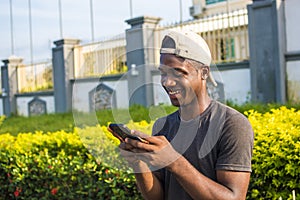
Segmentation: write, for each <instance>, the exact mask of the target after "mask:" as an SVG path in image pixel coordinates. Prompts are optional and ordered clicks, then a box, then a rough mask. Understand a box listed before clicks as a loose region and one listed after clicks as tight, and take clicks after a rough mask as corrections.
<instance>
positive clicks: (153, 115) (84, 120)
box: [0, 102, 300, 135]
mask: <svg viewBox="0 0 300 200" xmlns="http://www.w3.org/2000/svg"><path fill="white" fill-rule="evenodd" d="M227 104H228V105H229V106H231V107H233V108H235V109H237V110H238V111H240V112H241V113H244V112H245V111H248V110H251V109H254V110H256V111H258V112H260V113H265V112H268V111H270V110H271V109H272V108H278V107H280V106H282V105H280V104H261V103H257V104H254V103H246V104H244V105H237V104H233V103H230V102H228V103H227ZM285 106H286V107H288V108H291V107H294V108H296V109H297V110H299V109H300V105H293V104H287V105H285ZM176 109H177V108H175V107H173V106H165V105H161V106H153V107H150V108H146V107H143V106H140V105H133V106H131V107H130V108H129V109H117V110H101V111H99V112H97V113H96V115H86V114H83V113H75V112H74V113H63V114H47V115H41V116H31V117H22V116H12V117H9V118H6V119H5V120H4V121H3V123H2V125H1V123H0V134H3V133H10V134H12V135H17V134H18V133H28V132H32V133H34V132H35V131H43V132H54V131H58V130H64V131H66V132H72V131H73V129H74V127H75V126H82V125H84V126H85V125H95V123H97V124H100V125H107V124H108V123H109V122H117V123H128V122H129V121H130V120H132V121H135V122H138V121H142V120H145V121H147V122H150V121H151V120H155V119H157V118H158V117H162V116H165V115H167V114H169V113H172V112H174V111H175V110H176Z"/></svg>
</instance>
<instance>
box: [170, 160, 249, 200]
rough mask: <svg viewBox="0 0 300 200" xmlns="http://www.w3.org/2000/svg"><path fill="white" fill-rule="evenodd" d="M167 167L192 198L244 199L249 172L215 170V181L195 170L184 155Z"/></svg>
mask: <svg viewBox="0 0 300 200" xmlns="http://www.w3.org/2000/svg"><path fill="white" fill-rule="evenodd" d="M167 169H168V170H169V171H170V172H172V173H173V174H174V175H175V176H176V179H177V180H178V182H179V183H180V184H181V186H182V187H183V188H184V189H185V191H186V192H187V193H189V195H190V196H191V197H192V198H193V199H199V198H200V199H226V200H228V199H245V198H246V194H247V189H248V184H249V180H250V173H249V172H234V171H224V170H218V171H217V180H218V182H215V181H213V180H211V179H209V178H207V177H206V176H204V175H203V174H201V173H200V172H199V171H198V170H196V169H195V168H194V167H193V166H192V165H191V164H190V163H189V162H188V161H187V160H186V159H185V158H184V157H180V158H179V159H178V160H176V161H175V162H174V163H172V164H171V165H169V166H168V167H167Z"/></svg>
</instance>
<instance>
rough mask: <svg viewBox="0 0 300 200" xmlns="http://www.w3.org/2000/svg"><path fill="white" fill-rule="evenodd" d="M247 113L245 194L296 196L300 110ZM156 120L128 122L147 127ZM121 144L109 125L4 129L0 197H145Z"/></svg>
mask: <svg viewBox="0 0 300 200" xmlns="http://www.w3.org/2000/svg"><path fill="white" fill-rule="evenodd" d="M245 114H246V115H247V116H248V118H249V120H250V122H251V124H252V126H253V128H254V132H255V141H254V155H253V162H252V163H253V164H252V169H253V172H252V175H251V180H250V186H249V190H248V195H247V199H279V198H280V197H282V198H283V199H292V190H295V191H296V195H297V197H296V199H299V198H300V184H299V183H300V172H299V166H300V157H299V151H300V111H296V110H295V109H287V108H286V107H281V108H279V109H272V110H271V111H270V112H266V113H264V114H262V113H258V112H256V111H253V110H251V111H248V112H246V113H245ZM152 125H153V122H151V123H147V122H145V121H142V122H140V123H136V122H130V123H129V124H128V126H129V127H130V128H135V129H140V130H142V131H144V132H147V133H150V132H151V127H152ZM79 136H80V137H79ZM82 142H84V144H85V146H84V145H83V143H82ZM117 144H118V140H116V139H115V138H114V137H112V136H111V135H110V133H108V132H107V130H106V126H94V127H86V128H84V129H79V128H75V129H74V131H73V132H65V131H56V132H48V133H43V132H41V131H40V132H39V131H36V132H35V133H20V134H18V136H11V135H10V134H3V135H0V185H1V187H0V199H141V196H140V194H139V192H138V190H137V188H136V185H135V180H134V176H133V174H132V173H131V171H130V170H128V169H127V168H126V167H124V168H122V167H120V166H122V162H123V161H122V160H121V159H120V158H119V157H118V154H117V152H116V147H117ZM86 147H87V148H86ZM87 149H89V151H88V150H87ZM92 155H94V156H92ZM103 155H107V157H106V158H104V157H103ZM109 162H120V163H118V164H119V168H115V167H111V165H109Z"/></svg>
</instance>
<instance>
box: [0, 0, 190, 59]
mask: <svg viewBox="0 0 300 200" xmlns="http://www.w3.org/2000/svg"><path fill="white" fill-rule="evenodd" d="M10 1H11V2H12V3H11V5H12V12H10ZM29 2H30V4H31V27H32V29H30V23H29V21H30V17H29V16H30V15H29ZM59 2H61V11H62V12H61V13H62V18H61V19H62V34H63V38H74V39H80V40H81V41H82V43H88V42H90V41H91V39H92V33H91V32H92V31H91V9H90V2H92V4H93V11H92V12H93V21H94V39H95V41H97V40H101V39H103V38H107V37H110V36H114V35H118V34H121V33H124V32H125V30H126V29H127V28H129V25H128V24H127V23H126V22H125V20H127V19H130V18H131V12H130V0H0V10H1V12H0V24H1V29H0V44H1V45H0V59H1V60H3V59H7V58H8V57H9V56H11V55H12V53H13V55H15V56H18V57H21V58H23V59H24V61H23V63H30V62H31V60H32V61H33V62H39V61H45V60H47V59H50V58H51V54H52V51H51V49H52V48H53V47H54V44H53V41H57V40H59V39H61V34H60V33H61V29H60V18H59ZM131 2H132V17H133V18H134V17H139V16H143V15H145V16H154V17H160V18H162V20H161V22H160V23H161V24H162V25H163V24H169V23H174V22H178V21H180V10H182V20H183V21H186V20H190V19H191V18H192V17H191V16H190V14H189V7H191V6H192V0H151V1H149V0H131ZM180 4H181V5H182V6H181V7H180ZM180 8H181V9H180ZM11 13H12V22H13V23H11ZM11 24H13V26H12V27H13V28H12V31H11ZM30 30H32V31H31V34H30ZM12 36H13V37H12ZM30 36H31V37H32V43H30ZM12 38H13V42H12ZM12 43H13V44H14V45H12ZM30 44H32V54H31V50H30V49H31V48H30V46H31V45H30ZM12 46H13V48H12ZM12 49H14V50H12Z"/></svg>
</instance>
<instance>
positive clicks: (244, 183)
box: [128, 136, 250, 200]
mask: <svg viewBox="0 0 300 200" xmlns="http://www.w3.org/2000/svg"><path fill="white" fill-rule="evenodd" d="M147 140H148V141H149V142H150V144H143V143H140V142H136V141H133V140H128V142H129V143H130V144H131V145H132V146H135V147H136V148H137V149H140V150H143V151H144V152H145V151H146V152H149V153H147V154H144V155H143V157H142V158H141V159H142V160H144V161H145V162H148V163H149V164H150V165H154V166H160V167H166V169H167V170H169V171H170V172H172V174H173V175H174V176H175V177H176V179H177V180H178V182H179V183H180V184H181V185H182V187H183V188H184V189H185V191H186V192H187V193H189V195H190V196H191V197H192V198H194V199H199V198H200V199H226V200H227V199H245V197H246V193H247V189H248V184H249V179H250V173H249V172H234V171H225V170H217V182H215V181H213V180H211V179H209V178H207V177H206V176H204V175H203V174H201V173H200V172H199V171H198V170H197V169H195V168H194V167H193V166H192V165H191V164H190V163H189V161H187V160H186V159H185V158H184V157H183V156H181V155H180V154H178V153H177V152H176V151H175V150H174V149H173V148H172V146H171V145H170V143H169V142H168V141H167V139H166V138H165V137H164V136H154V137H149V138H147ZM171 155H172V156H171Z"/></svg>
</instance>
